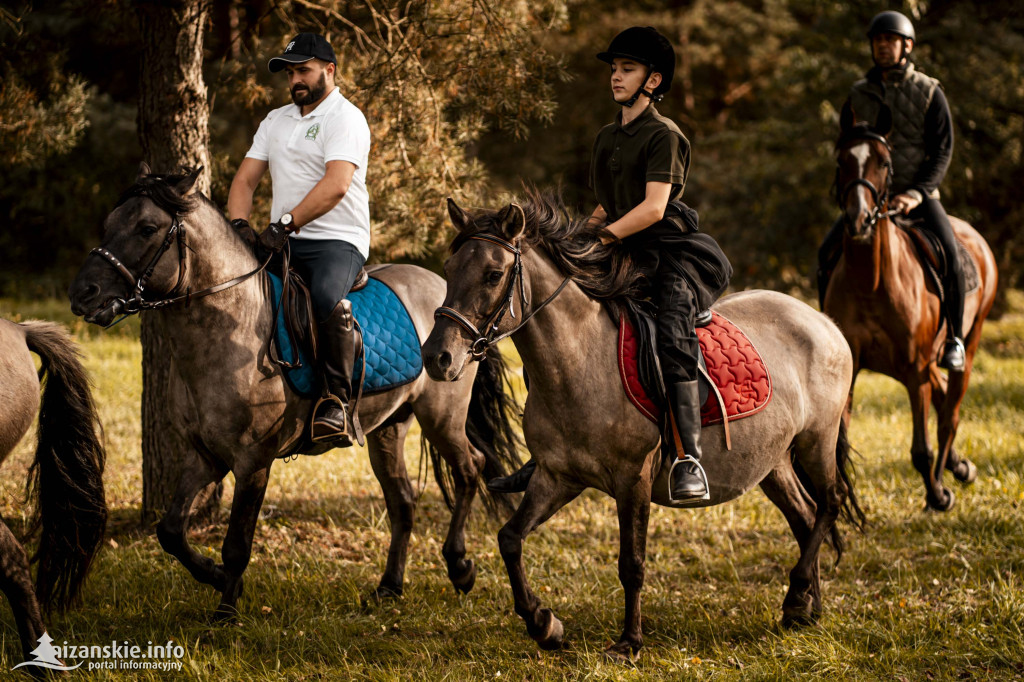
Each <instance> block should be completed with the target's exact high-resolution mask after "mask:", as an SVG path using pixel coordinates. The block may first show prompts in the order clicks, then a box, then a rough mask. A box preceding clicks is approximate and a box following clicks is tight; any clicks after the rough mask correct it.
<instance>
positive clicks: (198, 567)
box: [70, 164, 518, 616]
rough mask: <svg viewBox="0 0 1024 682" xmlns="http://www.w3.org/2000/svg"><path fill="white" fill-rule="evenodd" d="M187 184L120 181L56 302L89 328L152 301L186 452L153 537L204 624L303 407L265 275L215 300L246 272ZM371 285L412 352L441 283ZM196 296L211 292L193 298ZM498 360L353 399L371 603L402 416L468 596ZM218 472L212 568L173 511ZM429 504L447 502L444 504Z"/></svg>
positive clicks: (244, 254)
mask: <svg viewBox="0 0 1024 682" xmlns="http://www.w3.org/2000/svg"><path fill="white" fill-rule="evenodd" d="M197 174H198V172H197V171H196V172H191V173H188V174H184V175H167V176H164V175H152V174H150V173H149V169H148V167H146V166H145V165H144V164H143V167H142V168H140V172H139V176H138V177H137V179H136V183H135V185H134V186H133V187H132V188H130V189H129V190H128V191H127V192H126V193H125V194H124V195H123V197H122V199H121V201H120V202H119V204H118V205H117V207H116V208H115V209H114V210H113V211H112V212H111V213H110V215H109V216H107V219H106V221H105V234H104V238H103V244H102V247H101V250H102V252H103V253H100V250H94V251H93V252H92V254H90V257H88V258H87V259H86V261H85V263H84V264H83V266H82V268H81V270H80V272H79V273H78V276H77V277H76V278H75V281H74V282H73V284H72V285H71V290H70V297H71V301H72V309H73V310H74V312H75V313H76V314H78V315H83V316H84V317H85V319H86V320H87V321H89V322H94V323H97V324H100V325H107V324H109V323H110V322H111V320H112V319H113V317H114V314H115V313H116V312H117V311H118V310H124V309H125V308H126V307H127V309H128V310H131V309H132V308H131V307H130V306H131V305H132V302H133V301H136V303H135V305H136V307H143V308H145V307H147V304H146V303H145V301H146V300H149V301H151V302H152V300H153V299H159V300H160V302H155V303H152V305H153V306H157V307H154V308H153V309H152V310H151V311H150V312H147V313H146V314H147V315H154V316H156V317H157V320H156V322H157V328H158V329H159V330H160V332H159V333H160V334H162V336H163V339H164V341H165V343H164V347H165V348H167V349H169V352H170V353H171V355H172V360H173V366H174V368H175V371H176V372H177V374H178V377H179V378H180V385H181V386H183V387H184V392H185V393H186V395H185V396H183V397H181V398H178V399H175V400H172V401H171V403H172V404H169V405H168V410H170V411H171V415H170V417H171V421H172V423H175V424H178V425H180V428H181V429H182V430H183V431H184V433H185V437H186V440H187V441H188V442H191V443H194V444H195V448H194V449H192V450H190V451H189V452H183V453H181V456H182V457H183V458H184V460H185V467H184V474H183V476H182V479H181V481H180V484H179V486H178V489H177V492H176V493H175V495H174V498H173V501H172V502H171V504H170V506H169V508H168V509H167V512H166V514H165V515H164V517H163V519H162V520H161V521H160V524H159V526H158V528H157V531H158V536H159V539H160V543H161V545H162V546H163V548H164V549H165V550H166V551H167V552H169V553H171V554H172V555H174V556H175V557H177V558H178V560H180V561H181V563H182V564H183V565H184V566H185V567H186V568H187V569H188V570H189V572H190V573H191V574H192V576H193V577H194V578H195V579H196V580H198V581H200V582H202V583H206V584H208V585H212V586H213V587H214V588H216V589H217V590H218V591H220V592H221V594H222V597H221V601H220V604H219V606H218V608H217V613H218V614H220V615H223V616H230V615H231V614H233V613H235V611H236V603H237V600H238V597H239V595H240V593H241V590H242V574H243V572H244V571H245V569H246V567H247V566H248V564H249V558H250V555H251V552H252V538H253V533H254V530H255V527H256V521H257V519H258V517H259V510H260V506H261V505H262V503H263V495H264V492H265V491H266V487H267V482H268V480H269V477H270V469H271V465H272V464H273V462H274V460H275V459H277V458H279V457H282V456H285V455H288V454H291V453H293V452H295V451H296V450H297V448H300V447H302V442H303V438H304V429H305V424H306V422H307V417H308V414H309V411H310V409H311V407H312V401H310V400H307V399H303V398H301V397H300V396H298V395H297V394H295V393H294V392H293V391H292V390H291V389H290V387H289V386H288V384H287V382H286V381H285V379H284V377H283V375H282V374H281V370H280V368H279V367H278V365H276V364H274V363H273V362H271V360H270V356H269V354H268V344H269V340H270V337H271V330H272V325H273V319H272V316H273V315H272V306H271V300H270V283H269V281H268V279H267V278H266V277H264V276H252V277H249V278H244V279H243V278H240V279H241V281H239V282H238V283H237V284H235V285H234V286H231V287H229V288H224V289H220V288H218V285H219V284H221V283H224V282H230V281H232V278H235V277H236V276H238V275H240V274H243V273H250V272H253V271H254V270H256V269H258V267H259V264H258V263H257V261H256V258H255V256H254V255H253V254H252V252H251V250H250V248H249V246H248V245H247V244H246V243H245V242H244V241H243V240H242V239H241V238H240V237H239V236H238V235H237V234H236V233H235V231H234V230H232V228H231V226H230V225H229V224H228V222H227V220H225V219H224V217H223V215H222V213H221V211H220V210H219V209H218V208H217V207H216V206H215V205H214V204H213V203H211V202H210V201H209V200H208V199H207V198H206V197H204V196H202V195H201V194H200V193H198V192H193V191H192V188H193V184H194V182H195V178H196V176H197ZM175 224H179V229H177V230H176V229H175V228H174V225H175ZM185 235H187V236H185ZM175 242H177V243H176V245H175ZM175 250H176V251H177V253H173V252H174V251H175ZM371 276H373V277H375V278H378V279H380V280H381V281H382V282H384V283H385V284H387V285H388V287H390V288H391V289H392V290H393V291H394V292H395V293H396V294H397V295H398V297H399V298H400V299H401V300H402V302H403V303H404V304H405V306H406V308H407V309H408V311H409V314H410V316H411V317H412V320H413V322H414V324H415V326H416V328H417V330H418V331H419V334H420V339H421V340H422V338H423V335H425V334H426V331H427V330H428V329H429V327H430V324H431V313H432V311H433V309H434V308H435V307H436V306H437V305H438V304H439V303H440V302H441V300H442V298H443V297H444V281H443V280H442V279H441V278H440V277H438V276H437V275H434V274H433V273H430V272H428V271H426V270H424V269H422V268H418V267H414V266H410V265H394V266H384V267H381V268H378V269H376V270H373V269H371ZM137 280H138V281H137ZM133 287H134V291H136V292H142V290H144V296H145V298H144V299H142V300H143V303H141V304H139V303H137V301H138V300H140V297H141V295H142V294H141V293H140V296H139V297H135V298H134V299H133V298H132V292H133ZM185 291H190V292H191V295H190V300H189V301H188V305H185V304H184V302H180V301H179V302H175V303H173V304H170V303H168V302H169V301H175V299H176V297H177V296H178V295H179V293H180V292H185ZM210 291H215V292H216V293H215V294H214V295H208V296H204V295H203V294H205V293H207V292H210ZM164 303H168V304H167V305H163V304H164ZM160 306H162V307H160ZM499 361H500V359H492V360H489V361H488V363H486V364H487V365H490V367H487V368H486V371H481V372H479V373H478V374H477V375H476V376H475V377H474V376H472V375H467V377H466V380H465V381H460V382H457V383H455V384H448V385H445V384H439V383H437V382H434V381H430V380H429V379H428V378H427V377H426V376H424V375H422V374H421V375H420V376H419V377H418V378H417V379H416V380H414V381H412V382H411V383H408V384H405V385H403V386H400V387H397V388H394V389H392V390H388V391H383V392H380V393H375V394H373V395H367V396H364V397H363V398H362V399H361V400H360V401H359V406H358V413H359V419H360V421H361V422H362V424H363V426H364V428H365V430H366V433H367V445H368V449H369V455H370V462H371V464H372V466H373V471H374V474H375V475H376V476H377V479H378V481H380V484H381V487H382V488H383V490H384V498H385V502H386V505H387V511H388V517H389V519H390V522H391V545H390V548H389V551H388V559H387V566H386V567H385V570H384V574H383V576H382V577H381V580H380V585H379V586H378V587H377V589H376V591H375V593H374V596H375V597H377V598H381V597H388V596H396V595H400V594H401V593H402V589H403V582H404V575H405V563H406V552H407V549H408V545H409V537H410V535H411V533H412V525H413V515H414V511H415V504H416V495H415V494H414V491H413V487H412V484H411V483H410V481H409V476H408V473H407V470H406V466H405V460H404V452H403V451H404V442H405V436H406V433H407V432H408V430H409V427H410V425H411V423H412V419H413V417H414V416H415V417H416V419H417V421H418V422H419V424H420V427H421V429H422V432H423V434H424V436H425V437H426V439H427V440H428V441H429V443H430V451H431V455H432V460H433V461H434V469H435V476H436V477H437V478H438V479H439V482H441V481H444V480H446V474H443V473H442V472H440V471H438V469H439V467H440V464H439V462H438V458H442V459H443V460H444V461H445V462H446V463H447V464H448V466H449V467H450V469H451V474H450V475H451V478H452V479H453V482H454V493H453V495H452V497H453V498H454V499H453V500H452V501H451V502H450V506H451V507H452V508H453V513H452V519H451V525H450V526H449V529H448V535H447V538H446V539H445V542H444V545H443V547H442V550H441V551H442V554H443V556H444V559H445V561H446V563H447V568H448V576H449V578H450V579H451V581H452V583H453V585H454V586H455V587H456V589H458V590H460V591H463V592H465V591H468V590H469V589H471V588H472V586H473V583H474V580H475V577H476V568H475V566H474V564H473V562H472V560H467V559H466V558H465V554H466V548H465V537H464V526H465V522H466V518H467V515H468V514H469V510H470V505H471V503H472V501H473V498H474V496H475V494H476V490H477V488H478V481H479V480H480V478H481V475H484V476H488V477H489V476H491V475H494V473H495V472H498V471H504V470H505V468H506V465H508V464H512V463H513V462H516V461H518V455H517V454H516V451H515V447H514V440H513V439H511V438H510V437H509V434H512V433H513V432H512V430H511V424H510V423H509V422H508V417H507V411H508V410H507V407H508V405H507V401H508V398H507V394H505V393H504V391H503V384H502V381H503V375H502V373H501V372H499V371H496V370H498V369H500V366H498V365H497V364H496V363H497V362H499ZM467 434H468V436H467ZM471 441H472V442H471ZM306 452H307V454H315V451H309V450H306ZM229 471H230V472H232V473H233V474H234V477H235V492H234V498H233V500H232V503H231V516H230V520H229V522H228V528H227V533H226V536H225V539H224V544H223V549H222V558H223V564H215V563H214V562H213V560H211V559H208V558H206V557H203V556H202V555H200V554H199V553H198V552H196V551H195V550H194V549H193V548H192V547H191V546H190V545H189V543H188V538H187V532H188V526H189V513H190V508H191V505H192V502H193V500H194V499H195V497H196V495H197V494H198V493H199V492H200V491H202V490H203V489H205V488H206V487H207V486H209V485H211V484H214V483H215V482H217V481H220V480H221V479H223V478H224V476H225V475H226V474H227V473H228V472H229ZM445 497H446V499H451V498H450V497H449V494H448V493H447V492H446V494H445Z"/></svg>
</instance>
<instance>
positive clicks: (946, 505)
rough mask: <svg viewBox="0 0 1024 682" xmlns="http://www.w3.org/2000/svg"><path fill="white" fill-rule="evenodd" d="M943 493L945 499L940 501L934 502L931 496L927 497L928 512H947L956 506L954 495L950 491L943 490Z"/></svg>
mask: <svg viewBox="0 0 1024 682" xmlns="http://www.w3.org/2000/svg"><path fill="white" fill-rule="evenodd" d="M943 493H945V498H944V499H942V500H935V499H933V498H932V496H931V495H929V496H928V502H927V504H928V509H929V510H930V511H939V512H947V511H949V510H950V509H952V508H953V505H955V504H956V495H954V494H953V491H952V490H949V489H948V488H944V489H943Z"/></svg>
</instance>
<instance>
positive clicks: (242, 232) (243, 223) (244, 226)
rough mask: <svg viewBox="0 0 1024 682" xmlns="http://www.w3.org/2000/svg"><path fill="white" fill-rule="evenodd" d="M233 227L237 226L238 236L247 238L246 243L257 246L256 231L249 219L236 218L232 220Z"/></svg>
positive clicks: (250, 246) (252, 246) (251, 246)
mask: <svg viewBox="0 0 1024 682" xmlns="http://www.w3.org/2000/svg"><path fill="white" fill-rule="evenodd" d="M231 227H233V228H235V232H237V233H238V236H239V237H241V238H242V239H243V240H245V243H246V244H248V245H249V248H255V247H256V240H257V236H256V231H255V230H253V229H252V226H251V225H249V221H248V220H246V219H245V218H235V219H234V220H232V221H231Z"/></svg>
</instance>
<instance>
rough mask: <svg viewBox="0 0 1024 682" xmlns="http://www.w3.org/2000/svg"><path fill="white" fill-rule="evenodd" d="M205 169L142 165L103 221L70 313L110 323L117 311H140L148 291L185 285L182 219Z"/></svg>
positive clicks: (166, 291)
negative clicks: (154, 170) (176, 170)
mask: <svg viewBox="0 0 1024 682" xmlns="http://www.w3.org/2000/svg"><path fill="white" fill-rule="evenodd" d="M201 170H202V169H201V168H197V169H194V170H191V171H188V172H186V173H184V174H181V175H154V174H151V173H150V169H149V166H147V165H146V164H145V163H143V164H141V165H140V166H139V172H138V175H137V176H136V178H135V183H134V184H133V185H132V186H131V187H130V188H128V190H127V191H125V193H124V194H122V195H121V198H120V200H119V201H118V202H117V205H116V206H115V207H114V210H113V211H111V212H110V214H108V215H107V217H106V219H105V220H104V221H103V241H102V242H101V244H100V246H99V247H98V248H96V249H93V250H92V251H91V252H90V253H89V256H88V257H87V258H86V260H85V263H83V264H82V268H81V269H80V270H79V271H78V274H77V275H76V276H75V279H74V281H73V282H72V283H71V287H70V289H69V290H68V297H69V298H70V299H71V310H72V312H74V313H75V314H76V315H81V316H83V317H84V318H85V320H86V321H87V322H92V323H95V324H99V325H103V326H106V325H109V324H110V323H111V321H112V320H113V319H114V317H115V316H117V315H119V314H127V313H133V312H138V311H139V310H140V309H141V306H142V304H143V294H144V293H145V297H146V299H152V298H153V297H158V298H159V297H164V296H167V295H171V294H173V293H175V292H176V291H179V290H181V287H182V285H183V282H184V279H185V274H186V260H185V253H186V250H187V245H186V242H185V228H184V226H183V224H182V223H181V218H182V217H183V216H185V215H187V214H188V213H189V212H190V211H191V210H192V209H193V208H194V205H195V199H196V196H197V193H195V192H194V185H195V181H196V178H197V177H198V176H199V173H200V171H201ZM168 251H176V253H173V254H170V255H167V252H168ZM165 256H166V257H165Z"/></svg>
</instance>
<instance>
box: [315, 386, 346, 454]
mask: <svg viewBox="0 0 1024 682" xmlns="http://www.w3.org/2000/svg"><path fill="white" fill-rule="evenodd" d="M324 403H334V404H335V405H337V406H338V407H339V408H340V409H341V411H342V412H344V413H345V423H344V430H343V431H333V432H331V433H328V434H324V435H320V436H318V435H317V433H316V425H317V415H318V414H320V406H321V405H323V404H324ZM349 423H350V416H349V410H348V406H347V405H346V404H345V403H344V402H342V400H341V398H339V397H338V396H336V395H333V394H330V393H328V394H327V395H325V396H322V397H321V398H320V399H319V400H317V401H316V404H315V405H313V412H312V415H311V416H310V419H309V439H310V440H311V441H313V442H314V443H333V442H334V441H339V440H340V441H342V442H341V443H339V444H338V447H349V446H351V445H352V435H351V433H350V429H349Z"/></svg>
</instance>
